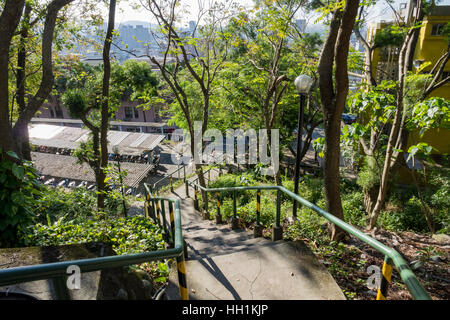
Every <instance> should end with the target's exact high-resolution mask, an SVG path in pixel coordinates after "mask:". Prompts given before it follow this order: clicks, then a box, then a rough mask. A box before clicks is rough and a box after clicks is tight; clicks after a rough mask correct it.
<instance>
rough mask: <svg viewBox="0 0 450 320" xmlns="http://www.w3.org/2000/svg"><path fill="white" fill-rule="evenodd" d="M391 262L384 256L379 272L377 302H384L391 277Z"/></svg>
mask: <svg viewBox="0 0 450 320" xmlns="http://www.w3.org/2000/svg"><path fill="white" fill-rule="evenodd" d="M392 270H393V268H392V260H391V259H390V258H389V257H387V256H385V257H384V262H383V270H382V271H381V282H380V288H379V289H378V294H377V300H386V298H387V294H388V289H389V284H390V283H391V277H392Z"/></svg>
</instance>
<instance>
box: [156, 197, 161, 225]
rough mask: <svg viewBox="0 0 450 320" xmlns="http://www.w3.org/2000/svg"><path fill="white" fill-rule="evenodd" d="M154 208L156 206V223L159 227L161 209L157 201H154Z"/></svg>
mask: <svg viewBox="0 0 450 320" xmlns="http://www.w3.org/2000/svg"><path fill="white" fill-rule="evenodd" d="M155 206H156V222H157V223H158V226H159V227H161V209H160V208H159V203H158V200H155Z"/></svg>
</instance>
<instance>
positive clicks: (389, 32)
mask: <svg viewBox="0 0 450 320" xmlns="http://www.w3.org/2000/svg"><path fill="white" fill-rule="evenodd" d="M405 35H406V30H405V29H403V28H401V27H399V26H396V25H391V26H386V27H384V28H382V29H381V30H380V31H379V32H378V33H377V34H376V36H375V41H374V45H375V46H376V47H386V46H394V47H400V46H401V45H402V44H403V41H404V38H405Z"/></svg>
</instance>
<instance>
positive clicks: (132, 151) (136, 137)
mask: <svg viewBox="0 0 450 320" xmlns="http://www.w3.org/2000/svg"><path fill="white" fill-rule="evenodd" d="M89 133H90V131H89V130H87V129H81V128H73V127H63V126H56V125H48V124H31V125H30V128H29V134H30V142H31V143H32V144H34V145H37V146H46V147H53V148H67V149H72V150H73V149H76V148H77V147H78V145H79V143H80V142H82V141H87V140H88V139H89ZM164 138H165V136H164V135H160V134H151V133H134V132H122V131H109V132H108V152H109V153H114V151H113V148H115V147H118V149H119V153H120V154H122V155H132V156H140V155H142V154H143V153H145V152H149V151H152V150H153V149H155V148H156V147H157V146H158V145H159V144H160V143H161V142H162V141H163V140H164Z"/></svg>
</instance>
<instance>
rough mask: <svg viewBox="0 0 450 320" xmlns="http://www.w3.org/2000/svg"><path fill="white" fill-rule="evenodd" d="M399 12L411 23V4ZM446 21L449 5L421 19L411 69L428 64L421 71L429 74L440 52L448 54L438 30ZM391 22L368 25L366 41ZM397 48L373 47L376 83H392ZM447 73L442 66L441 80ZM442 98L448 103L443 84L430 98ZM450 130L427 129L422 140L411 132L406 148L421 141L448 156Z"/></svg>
mask: <svg viewBox="0 0 450 320" xmlns="http://www.w3.org/2000/svg"><path fill="white" fill-rule="evenodd" d="M398 11H399V13H400V15H401V17H402V18H403V19H404V21H411V19H412V18H411V17H413V16H414V14H415V1H414V0H411V1H410V2H408V3H406V2H405V3H400V5H399V10H398ZM449 21H450V6H436V7H435V8H434V9H433V10H432V11H431V13H430V14H428V15H426V16H425V17H424V19H423V23H422V26H421V28H420V33H419V37H418V40H417V43H416V47H415V51H414V56H413V62H414V63H413V64H414V67H413V68H414V70H416V69H417V68H419V67H420V66H421V65H423V63H426V62H430V63H431V64H430V65H429V66H427V67H425V68H424V72H427V71H431V68H432V67H433V66H434V65H435V63H436V62H437V61H438V60H439V58H440V57H442V55H443V54H444V53H446V52H447V51H448V48H449V43H448V42H447V40H446V39H445V37H444V35H443V33H442V31H443V28H444V26H445V25H446V24H447V23H448V22H449ZM393 24H394V22H378V23H371V24H369V28H368V32H367V38H366V40H367V42H368V43H369V44H373V43H374V39H375V37H376V35H377V34H378V33H379V32H380V31H381V30H382V29H383V28H386V27H388V26H390V25H393ZM399 51H400V48H399V47H397V46H385V47H381V48H376V49H375V50H374V51H373V54H372V74H373V75H374V77H375V79H376V80H377V82H378V83H379V82H381V81H382V80H396V79H397V77H398V75H397V63H398V55H399ZM449 74H450V63H447V64H446V66H445V67H444V73H443V75H442V78H441V79H444V78H446V77H447V76H448V75H449ZM433 96H435V97H442V98H444V99H447V100H450V83H446V84H445V85H443V86H442V87H440V88H438V89H436V90H434V91H433V92H432V93H431V94H430V97H433ZM448 141H450V130H449V129H446V128H437V129H430V130H428V131H427V132H426V133H425V135H424V136H423V137H420V136H419V132H418V131H412V132H411V133H410V135H409V140H408V147H409V146H411V145H414V144H417V143H418V142H425V143H428V144H430V145H431V146H433V147H434V148H436V149H437V150H438V151H437V152H436V153H439V154H448V153H450V143H448Z"/></svg>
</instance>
